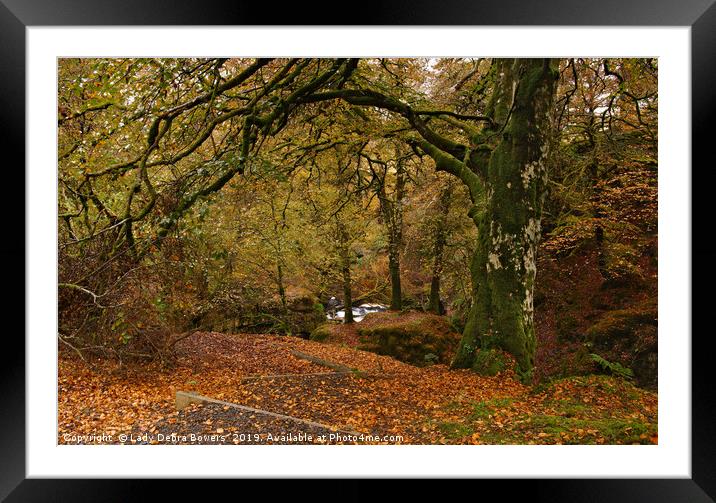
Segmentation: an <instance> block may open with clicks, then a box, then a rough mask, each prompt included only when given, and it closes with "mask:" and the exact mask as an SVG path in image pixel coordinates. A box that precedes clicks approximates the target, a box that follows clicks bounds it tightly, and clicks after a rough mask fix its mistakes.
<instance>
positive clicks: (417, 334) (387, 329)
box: [357, 311, 461, 366]
mask: <svg viewBox="0 0 716 503" xmlns="http://www.w3.org/2000/svg"><path fill="white" fill-rule="evenodd" d="M370 320H371V322H370V325H368V326H365V327H359V328H358V329H357V330H358V335H359V336H360V338H361V346H360V349H364V350H367V351H372V352H374V353H378V354H381V355H387V356H391V357H393V358H395V359H396V360H400V361H403V362H406V363H411V364H413V365H417V366H425V365H428V364H431V363H434V362H439V363H443V364H446V365H447V364H449V363H450V361H451V359H452V357H453V355H454V353H455V349H456V348H457V345H458V343H459V342H460V338H461V335H460V334H459V333H456V332H453V331H452V329H451V327H450V323H449V322H448V320H447V319H446V318H445V317H443V316H438V315H435V314H431V313H422V312H417V311H410V312H406V313H395V312H388V313H379V314H378V313H376V314H371V316H370ZM428 355H432V356H429V357H428V358H427V359H426V356H428Z"/></svg>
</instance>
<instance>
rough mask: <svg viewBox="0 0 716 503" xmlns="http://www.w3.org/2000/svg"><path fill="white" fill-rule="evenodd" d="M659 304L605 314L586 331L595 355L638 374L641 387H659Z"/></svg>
mask: <svg viewBox="0 0 716 503" xmlns="http://www.w3.org/2000/svg"><path fill="white" fill-rule="evenodd" d="M657 332H658V322H657V307H656V301H650V302H647V303H643V304H638V305H636V306H633V307H630V308H628V309H619V310H615V311H609V312H607V313H605V314H604V315H603V316H602V317H601V318H599V320H598V321H597V322H596V323H594V324H593V325H592V326H591V327H589V328H588V329H587V331H586V336H587V341H588V344H589V346H590V347H591V349H592V351H593V352H594V353H597V354H599V355H600V356H602V357H603V358H605V359H607V360H609V361H613V362H618V363H619V364H620V365H622V366H624V367H629V368H631V369H632V370H633V371H634V377H635V380H636V382H637V383H638V384H639V385H640V386H645V387H648V388H656V385H657V370H658V369H657V363H658V357H657V335H658V334H657Z"/></svg>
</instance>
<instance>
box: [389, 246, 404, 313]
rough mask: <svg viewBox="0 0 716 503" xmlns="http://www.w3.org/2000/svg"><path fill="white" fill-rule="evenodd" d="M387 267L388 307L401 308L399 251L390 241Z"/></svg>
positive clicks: (396, 309) (392, 308) (397, 309)
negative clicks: (388, 274) (388, 271)
mask: <svg viewBox="0 0 716 503" xmlns="http://www.w3.org/2000/svg"><path fill="white" fill-rule="evenodd" d="M389 246H390V250H389V252H388V269H389V270H390V309H391V310H392V311H400V310H401V309H403V291H402V288H401V286H400V253H399V251H398V249H397V246H396V245H395V244H394V243H390V245H389Z"/></svg>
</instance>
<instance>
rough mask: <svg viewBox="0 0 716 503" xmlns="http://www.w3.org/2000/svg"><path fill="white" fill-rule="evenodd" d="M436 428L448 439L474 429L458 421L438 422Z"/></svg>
mask: <svg viewBox="0 0 716 503" xmlns="http://www.w3.org/2000/svg"><path fill="white" fill-rule="evenodd" d="M438 429H439V430H440V433H442V434H443V435H445V437H447V438H450V439H457V438H463V437H467V436H468V435H472V434H473V433H474V430H473V429H472V428H471V427H470V426H467V425H465V424H460V423H450V422H442V423H438Z"/></svg>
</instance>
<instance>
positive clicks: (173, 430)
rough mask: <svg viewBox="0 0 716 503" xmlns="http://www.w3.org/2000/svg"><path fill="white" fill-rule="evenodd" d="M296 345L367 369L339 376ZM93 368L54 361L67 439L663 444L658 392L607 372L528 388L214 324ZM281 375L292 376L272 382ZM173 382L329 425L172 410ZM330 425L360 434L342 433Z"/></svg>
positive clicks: (503, 378) (224, 410) (211, 409)
mask: <svg viewBox="0 0 716 503" xmlns="http://www.w3.org/2000/svg"><path fill="white" fill-rule="evenodd" d="M292 351H300V352H302V353H306V354H309V355H312V356H314V357H317V358H321V359H324V360H328V361H331V362H334V363H338V364H342V365H345V366H348V367H351V368H355V369H359V370H360V371H362V372H361V373H348V374H346V373H343V374H340V373H331V369H329V368H326V367H324V366H322V365H318V364H316V363H312V362H309V361H306V360H304V359H301V358H298V357H296V356H294V354H292ZM93 365H94V366H93V367H92V368H90V367H89V366H88V365H87V364H85V363H84V362H83V361H82V360H80V359H79V358H76V357H73V356H72V355H70V354H64V353H63V354H61V356H60V360H59V386H58V443H60V444H77V443H128V444H130V443H139V444H146V443H149V444H156V443H179V444H197V443H201V444H210V443H218V444H249V443H282V444H294V443H304V444H312V443H370V444H633V443H636V444H652V443H657V442H658V436H657V395H656V394H655V393H652V392H649V391H645V390H643V389H640V388H637V387H635V386H633V385H632V384H631V383H629V382H627V381H624V380H622V379H618V378H613V377H608V376H582V377H572V378H566V379H561V380H558V381H555V382H553V383H551V384H549V385H546V386H544V385H543V386H539V387H537V388H531V387H528V386H525V385H523V384H521V383H520V382H519V381H517V380H516V379H515V377H514V375H512V374H510V373H502V374H498V375H497V376H493V377H488V376H481V375H477V374H475V373H473V372H471V371H468V370H450V369H448V367H446V366H444V365H431V366H428V367H415V366H411V365H408V364H405V363H401V362H399V361H396V360H393V359H391V358H389V357H386V356H379V355H376V354H373V353H369V352H365V351H359V350H356V349H353V348H351V347H348V346H347V345H345V344H322V343H318V342H313V341H308V340H303V339H299V338H295V337H280V336H272V335H248V334H236V335H228V334H222V333H216V332H203V333H197V334H195V335H193V336H191V337H188V338H186V339H184V340H182V341H180V342H179V344H177V361H176V364H175V365H174V366H173V367H172V368H170V369H162V368H160V367H159V366H158V365H156V366H146V365H143V366H141V367H140V366H128V365H125V366H123V367H121V368H120V369H117V366H116V363H115V362H111V361H96V362H94V363H93ZM283 374H292V375H290V376H284V377H270V376H277V375H283ZM258 376H268V377H258ZM176 391H193V392H196V393H199V394H201V395H204V396H207V397H211V398H214V399H217V400H223V401H226V402H231V403H235V404H240V405H244V406H248V407H252V408H254V409H261V410H264V411H269V412H273V413H278V414H282V415H286V416H291V417H293V418H298V419H302V420H307V421H311V422H314V423H320V424H321V425H325V427H320V426H319V425H308V424H306V423H301V422H298V421H293V420H291V419H286V418H280V417H277V416H271V415H266V414H262V413H260V412H252V411H247V410H240V409H235V408H232V407H230V406H227V405H224V406H222V405H220V404H219V405H217V404H204V405H196V404H193V405H190V406H189V407H187V408H185V409H183V410H181V411H176V410H175V408H174V406H175V393H176ZM336 430H339V431H348V432H356V433H360V434H364V435H365V436H364V437H359V438H352V437H351V438H349V437H345V436H343V437H341V436H335V435H336V433H335V432H336ZM331 433H334V438H332V437H331V435H330V434H331ZM98 435H105V437H104V438H98ZM120 435H127V437H126V438H125V437H121V436H120Z"/></svg>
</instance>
